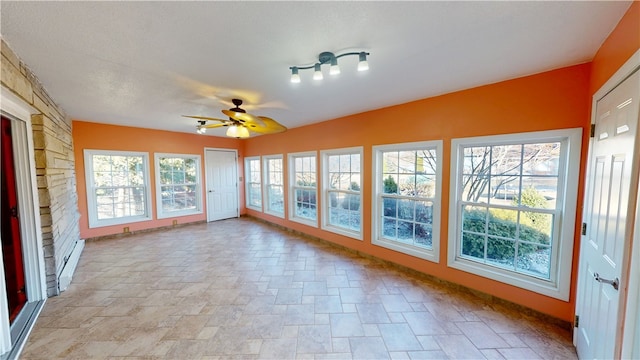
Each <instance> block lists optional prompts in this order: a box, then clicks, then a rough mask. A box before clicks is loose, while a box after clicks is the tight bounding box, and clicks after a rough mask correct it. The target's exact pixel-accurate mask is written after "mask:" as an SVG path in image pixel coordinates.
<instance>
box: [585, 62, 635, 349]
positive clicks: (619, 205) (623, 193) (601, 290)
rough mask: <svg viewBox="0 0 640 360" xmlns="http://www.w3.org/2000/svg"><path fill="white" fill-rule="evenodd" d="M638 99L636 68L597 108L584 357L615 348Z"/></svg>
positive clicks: (588, 198)
mask: <svg viewBox="0 0 640 360" xmlns="http://www.w3.org/2000/svg"><path fill="white" fill-rule="evenodd" d="M639 100H640V72H638V71H636V72H635V73H634V74H633V75H632V76H630V77H629V78H627V79H626V80H625V81H624V82H622V83H621V84H620V85H618V86H617V87H616V88H615V89H613V90H612V91H611V92H610V93H609V94H607V95H606V96H604V97H603V98H602V99H601V100H599V101H598V102H597V105H596V109H595V111H596V117H595V119H596V122H595V136H594V139H593V144H592V148H591V153H590V160H589V161H590V162H591V164H590V166H589V170H588V172H587V188H586V190H585V201H584V214H583V219H584V222H585V225H586V232H583V237H582V242H581V243H582V249H581V256H580V266H579V274H578V277H579V287H578V301H577V302H578V306H577V308H576V314H577V315H579V317H580V318H579V324H578V331H577V339H576V346H577V351H578V355H579V356H580V357H581V358H585V359H593V358H597V359H603V358H613V357H615V354H616V351H618V350H619V349H616V344H617V343H619V342H617V340H618V339H619V337H620V334H619V332H618V330H619V328H620V326H619V323H618V321H619V318H620V316H619V310H620V304H621V301H620V286H619V284H621V283H623V284H624V282H623V281H624V280H625V279H623V276H625V275H626V273H625V272H624V271H623V269H622V263H623V259H624V249H625V248H627V245H628V244H630V241H631V236H632V230H633V229H632V226H631V221H628V219H633V215H634V211H635V208H633V207H632V208H630V206H629V205H630V203H629V199H630V198H632V199H635V198H636V194H637V191H638V189H637V179H632V176H635V177H637V173H635V172H636V171H637V170H636V169H634V149H635V141H636V131H637V125H638V101H639ZM636 161H637V160H636ZM636 166H637V165H636ZM634 174H635V175H634ZM632 180H634V181H632ZM632 183H633V184H635V185H634V186H631V184H632Z"/></svg>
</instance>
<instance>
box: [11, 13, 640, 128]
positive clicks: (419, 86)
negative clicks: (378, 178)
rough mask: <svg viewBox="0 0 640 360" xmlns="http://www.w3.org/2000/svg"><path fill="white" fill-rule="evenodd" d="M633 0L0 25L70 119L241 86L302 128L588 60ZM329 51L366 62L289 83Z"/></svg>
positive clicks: (151, 120) (219, 94)
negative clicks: (364, 66)
mask: <svg viewBox="0 0 640 360" xmlns="http://www.w3.org/2000/svg"><path fill="white" fill-rule="evenodd" d="M630 4H631V2H630V1H625V2H618V1H613V2H612V1H601V2H580V1H568V2H514V1H507V2H428V1H427V2H270V1H267V2H211V1H200V2H120V1H114V2H71V1H69V2H67V1H65V2H26V1H17V2H13V1H4V0H2V1H1V2H0V11H1V13H2V17H1V23H0V25H1V33H2V37H3V38H4V40H5V41H6V42H7V43H8V44H9V46H10V47H11V48H12V49H13V50H14V51H15V52H16V53H17V54H18V56H20V57H21V58H22V60H23V61H25V62H26V64H28V66H29V67H30V68H31V69H32V70H33V71H34V73H35V74H36V75H37V76H38V78H39V79H40V81H41V82H42V84H43V85H44V87H45V88H46V89H47V91H48V92H49V95H51V96H52V97H53V98H54V99H55V101H57V102H58V103H59V104H60V105H61V106H62V108H63V109H65V111H66V112H67V113H68V115H69V116H70V117H71V118H73V119H76V120H86V121H92V122H100V123H110V124H118V125H126V126H136V127H144V128H155V129H163V130H170V131H179V132H194V131H195V125H196V121H195V120H193V119H187V118H184V117H181V115H183V114H186V115H202V116H213V117H222V118H224V115H223V114H221V112H220V110H222V109H227V108H229V107H230V106H229V104H228V101H229V100H230V99H231V98H234V97H239V98H242V99H243V100H245V104H246V105H247V106H245V108H246V109H247V110H248V111H249V112H251V113H253V114H256V115H261V116H268V117H271V118H274V119H276V120H278V121H279V122H280V123H282V124H284V125H285V126H287V127H289V128H293V127H299V126H303V125H305V124H310V123H314V122H320V121H324V120H329V119H333V118H336V117H341V116H345V115H350V114H355V113H359V112H363V111H367V110H372V109H377V108H381V107H386V106H390V105H395V104H401V103H406V102H409V101H413V100H417V99H423V98H427V97H431V96H434V95H438V94H444V93H448V92H452V91H456V90H461V89H466V88H471V87H475V86H478V85H483V84H488V83H493V82H498V81H502V80H506V79H511V78H516V77H520V76H524V75H529V74H534V73H538V72H542V71H546V70H551V69H555V68H560V67H564V66H569V65H574V64H579V63H583V62H587V61H590V60H591V59H592V58H593V56H594V55H595V52H596V51H597V49H598V48H599V47H600V45H601V44H602V42H603V41H604V40H605V39H606V37H607V36H608V35H609V33H610V32H611V31H612V30H613V28H614V27H615V25H616V24H617V23H618V21H619V20H620V18H621V17H622V16H623V15H624V13H625V11H626V10H627V8H628V7H629V5H630ZM323 51H332V52H334V53H336V54H339V53H343V52H346V51H368V52H370V53H371V55H370V56H369V58H368V60H369V65H370V70H369V71H368V72H363V73H359V72H357V71H356V64H357V60H358V57H357V56H350V57H345V58H342V59H340V66H341V69H342V73H341V74H340V75H338V76H337V77H330V76H329V75H328V67H327V66H326V65H325V66H323V70H324V72H325V78H324V80H323V81H321V82H317V81H314V80H312V79H311V76H312V74H313V71H312V70H305V71H302V70H301V71H300V75H301V77H302V82H301V83H300V84H292V83H290V82H289V78H290V70H289V67H290V66H294V65H299V66H302V65H310V64H313V63H315V62H316V61H317V56H318V54H319V53H320V52H323ZM208 134H213V135H220V136H222V135H223V134H224V131H223V130H219V131H217V132H211V131H210V132H208Z"/></svg>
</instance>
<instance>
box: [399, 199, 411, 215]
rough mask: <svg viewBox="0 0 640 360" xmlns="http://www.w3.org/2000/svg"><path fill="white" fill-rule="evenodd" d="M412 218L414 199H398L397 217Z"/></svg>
mask: <svg viewBox="0 0 640 360" xmlns="http://www.w3.org/2000/svg"><path fill="white" fill-rule="evenodd" d="M414 218H415V217H414V201H413V200H400V201H399V204H398V219H403V220H413V219H414Z"/></svg>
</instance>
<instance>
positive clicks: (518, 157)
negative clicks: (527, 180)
mask: <svg viewBox="0 0 640 360" xmlns="http://www.w3.org/2000/svg"><path fill="white" fill-rule="evenodd" d="M521 170H522V145H503V146H492V147H491V175H519V174H520V173H521Z"/></svg>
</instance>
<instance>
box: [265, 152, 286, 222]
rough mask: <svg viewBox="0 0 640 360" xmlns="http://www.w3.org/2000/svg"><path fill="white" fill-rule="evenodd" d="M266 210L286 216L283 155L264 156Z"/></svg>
mask: <svg viewBox="0 0 640 360" xmlns="http://www.w3.org/2000/svg"><path fill="white" fill-rule="evenodd" d="M264 169H265V174H264V186H265V193H266V205H267V206H266V209H265V212H266V213H269V214H271V215H276V216H279V217H284V173H283V169H282V155H272V156H265V157H264Z"/></svg>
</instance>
